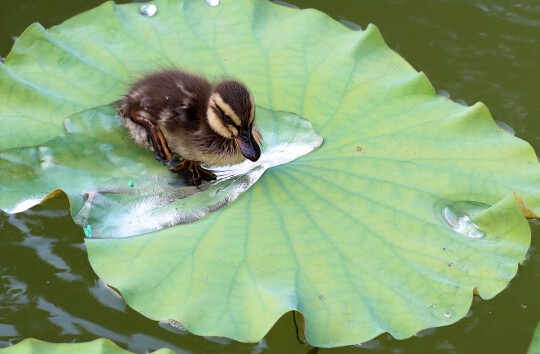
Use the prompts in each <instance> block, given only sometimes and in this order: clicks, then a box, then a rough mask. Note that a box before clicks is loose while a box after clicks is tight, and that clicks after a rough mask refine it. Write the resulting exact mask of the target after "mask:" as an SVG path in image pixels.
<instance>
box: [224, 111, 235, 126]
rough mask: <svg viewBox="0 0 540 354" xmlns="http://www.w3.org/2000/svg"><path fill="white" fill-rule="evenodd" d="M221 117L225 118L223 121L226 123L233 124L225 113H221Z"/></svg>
mask: <svg viewBox="0 0 540 354" xmlns="http://www.w3.org/2000/svg"><path fill="white" fill-rule="evenodd" d="M223 119H224V120H225V123H227V124H231V125H232V124H233V120H232V119H231V117H229V116H228V115H227V114H225V113H223Z"/></svg>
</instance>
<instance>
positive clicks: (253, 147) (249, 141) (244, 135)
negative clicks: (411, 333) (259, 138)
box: [234, 129, 261, 161]
mask: <svg viewBox="0 0 540 354" xmlns="http://www.w3.org/2000/svg"><path fill="white" fill-rule="evenodd" d="M234 139H235V141H236V145H238V147H239V148H240V152H241V153H242V155H244V157H245V158H246V159H249V160H251V161H257V160H258V159H259V157H261V148H260V147H259V144H257V142H256V141H255V138H254V137H253V133H252V132H251V129H241V130H240V131H239V132H238V136H237V137H236V138H234Z"/></svg>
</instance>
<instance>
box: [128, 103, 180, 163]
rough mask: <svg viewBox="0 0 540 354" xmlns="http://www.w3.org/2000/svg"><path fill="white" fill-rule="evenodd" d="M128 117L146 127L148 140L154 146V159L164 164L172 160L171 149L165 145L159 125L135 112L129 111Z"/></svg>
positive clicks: (165, 141)
mask: <svg viewBox="0 0 540 354" xmlns="http://www.w3.org/2000/svg"><path fill="white" fill-rule="evenodd" d="M129 118H131V120H132V121H133V122H135V123H137V124H139V125H140V126H142V127H144V128H145V129H146V132H147V134H148V140H149V142H150V143H151V144H152V147H153V148H154V154H155V155H156V159H157V160H159V161H161V162H162V163H164V164H166V163H170V162H172V161H173V158H172V154H171V150H170V149H169V146H168V145H167V140H166V139H165V136H164V135H163V132H162V131H161V129H159V127H158V126H157V125H156V124H155V123H153V122H151V121H150V120H148V119H146V118H144V117H142V116H140V115H139V114H137V113H136V112H131V114H130V115H129Z"/></svg>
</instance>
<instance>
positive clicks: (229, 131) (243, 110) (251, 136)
mask: <svg viewBox="0 0 540 354" xmlns="http://www.w3.org/2000/svg"><path fill="white" fill-rule="evenodd" d="M207 116H208V123H209V124H210V127H212V129H213V130H214V131H215V132H216V133H218V134H219V135H221V136H223V137H225V138H227V139H234V141H235V144H236V146H237V147H238V148H239V149H240V153H241V154H242V155H244V157H245V158H247V159H249V160H251V161H257V160H258V159H259V157H260V156H261V148H260V146H259V144H260V142H261V135H260V133H259V131H258V130H257V128H256V127H255V103H254V102H253V97H252V96H251V94H250V93H249V91H248V89H247V88H246V87H245V86H244V85H243V84H242V83H241V82H238V81H236V80H223V81H221V82H219V83H217V84H216V85H215V86H214V87H213V89H212V93H211V94H210V100H209V102H208V114H207Z"/></svg>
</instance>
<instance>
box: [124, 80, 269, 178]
mask: <svg viewBox="0 0 540 354" xmlns="http://www.w3.org/2000/svg"><path fill="white" fill-rule="evenodd" d="M118 114H119V116H120V117H121V118H122V120H123V123H124V125H125V126H126V127H127V128H128V130H129V132H130V133H131V136H132V137H133V138H134V140H135V141H136V142H137V143H138V144H140V145H142V146H144V147H145V148H148V149H149V150H152V151H153V152H154V155H155V157H156V159H157V160H159V161H161V162H162V163H163V164H165V165H167V166H169V169H170V170H171V171H172V172H175V173H178V174H180V175H181V176H182V177H183V178H184V179H185V181H186V182H187V183H190V184H193V185H195V186H197V185H199V184H201V183H202V181H212V180H215V179H216V175H215V174H214V173H212V172H211V171H209V170H207V169H205V168H203V167H202V166H201V163H204V164H205V165H214V166H222V165H232V164H236V163H239V162H242V161H244V160H245V159H249V160H251V161H257V160H258V159H259V157H260V156H261V148H260V144H261V142H262V136H261V134H260V132H259V130H258V129H257V127H256V126H255V103H254V101H253V97H252V95H251V94H250V92H249V90H248V89H247V88H246V86H245V85H244V84H242V83H241V82H240V81H237V80H234V79H224V80H222V81H219V82H217V83H211V82H210V81H209V80H208V79H206V78H205V77H203V76H200V75H195V74H192V73H189V72H186V71H181V70H163V71H159V72H155V73H152V74H150V75H147V76H145V77H143V78H142V79H141V80H139V81H137V82H135V83H134V84H133V85H132V86H131V89H130V90H129V92H128V94H127V95H125V96H124V98H123V99H122V100H120V108H119V111H118Z"/></svg>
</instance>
